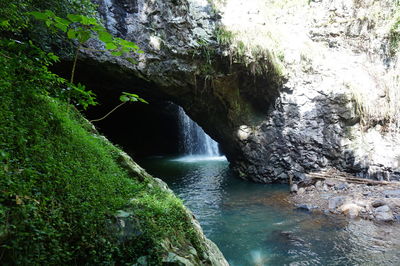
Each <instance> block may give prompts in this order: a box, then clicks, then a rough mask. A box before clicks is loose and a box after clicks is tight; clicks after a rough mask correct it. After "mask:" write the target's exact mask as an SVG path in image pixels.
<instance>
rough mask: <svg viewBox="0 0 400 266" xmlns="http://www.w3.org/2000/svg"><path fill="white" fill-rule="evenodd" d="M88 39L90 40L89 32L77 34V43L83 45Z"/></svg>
mask: <svg viewBox="0 0 400 266" xmlns="http://www.w3.org/2000/svg"><path fill="white" fill-rule="evenodd" d="M89 39H90V32H89V31H81V32H79V34H78V41H79V42H80V43H85V42H87V40H89Z"/></svg>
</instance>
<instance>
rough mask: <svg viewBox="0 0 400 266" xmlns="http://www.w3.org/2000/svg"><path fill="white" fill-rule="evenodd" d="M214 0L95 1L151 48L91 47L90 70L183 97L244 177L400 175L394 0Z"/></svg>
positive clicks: (104, 79) (118, 26)
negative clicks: (114, 52)
mask: <svg viewBox="0 0 400 266" xmlns="http://www.w3.org/2000/svg"><path fill="white" fill-rule="evenodd" d="M215 2H216V3H213V4H210V1H206V0H197V1H195V0H167V1H161V0H153V1H146V0H135V1H127V0H96V3H98V4H99V10H100V14H101V16H102V18H103V20H104V22H105V24H106V25H107V27H108V28H109V30H110V31H111V32H112V33H113V34H115V35H117V36H119V37H123V38H126V39H128V40H132V41H135V42H136V43H138V44H139V46H140V47H141V48H142V49H143V50H144V52H145V53H144V54H141V55H140V56H139V57H137V58H136V60H137V61H138V62H139V63H138V64H132V63H130V62H129V61H126V60H124V59H121V58H116V57H112V56H110V55H109V54H106V53H96V52H86V55H85V59H84V60H82V62H81V68H86V69H87V71H89V72H91V73H96V78H97V79H98V80H97V83H102V85H103V86H104V87H106V86H107V84H108V85H109V86H111V85H112V86H113V87H114V88H115V87H117V88H122V87H124V86H126V85H129V84H135V83H140V84H142V85H143V86H147V87H151V88H152V89H153V91H154V93H158V94H162V95H164V96H166V97H168V98H169V99H170V100H172V101H174V102H175V103H177V104H179V105H181V106H182V107H183V108H184V109H185V110H186V112H187V113H188V114H189V115H190V116H191V117H192V118H193V119H194V120H195V121H196V122H198V123H199V124H200V125H201V126H202V127H203V128H204V130H205V131H206V132H207V133H208V134H209V135H210V136H211V137H213V138H214V139H215V140H217V141H218V142H219V143H220V144H221V147H222V149H223V151H224V152H225V154H226V156H227V158H228V159H229V161H230V162H231V164H232V167H233V168H234V169H235V170H236V171H237V173H238V174H239V175H240V176H241V177H242V178H244V179H248V180H252V181H257V182H287V181H288V180H289V179H290V178H294V179H302V178H303V176H304V175H303V173H304V172H309V171H317V170H319V169H321V168H329V167H333V168H337V169H339V170H343V171H347V172H351V173H354V174H357V175H359V176H364V177H374V178H379V179H382V178H383V179H400V168H399V165H398V164H399V158H400V154H399V151H398V150H396V148H395V147H396V145H397V143H398V141H399V140H398V135H397V133H396V131H397V130H396V129H397V117H398V111H397V110H398V108H397V107H398V99H399V98H398V93H397V89H398V87H396V86H398V85H397V82H396V78H397V76H396V74H393V73H396V72H395V70H396V69H397V68H396V67H397V64H396V53H395V51H393V49H392V50H391V48H390V42H391V39H390V36H391V34H393V32H392V31H391V29H392V26H393V25H394V20H395V19H396V16H398V15H396V14H397V13H396V8H397V7H396V5H395V3H393V1H389V0H388V1H379V3H377V2H376V1H368V0H363V1H359V0H357V1H356V0H354V1H353V0H351V1H345V0H335V1H325V0H320V1H305V0H304V1H284V2H282V1H272V0H271V1H253V2H251V3H247V2H245V1H240V0H229V1H225V2H224V3H219V2H220V1H215ZM231 33H232V34H231ZM91 45H92V46H93V47H98V46H99V44H98V43H96V42H92V43H91Z"/></svg>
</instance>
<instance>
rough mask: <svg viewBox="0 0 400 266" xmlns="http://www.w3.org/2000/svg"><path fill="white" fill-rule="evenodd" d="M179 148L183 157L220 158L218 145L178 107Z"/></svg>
mask: <svg viewBox="0 0 400 266" xmlns="http://www.w3.org/2000/svg"><path fill="white" fill-rule="evenodd" d="M178 118H179V126H180V132H181V140H182V141H181V148H182V151H183V152H184V154H185V155H202V156H210V157H214V156H220V153H219V149H218V143H217V142H215V141H214V140H213V139H212V138H210V136H208V135H207V134H206V133H205V132H204V130H203V129H202V128H201V127H200V126H199V125H197V124H196V122H194V121H193V120H192V119H190V117H189V116H188V115H186V113H185V111H184V110H183V108H182V107H180V106H179V107H178Z"/></svg>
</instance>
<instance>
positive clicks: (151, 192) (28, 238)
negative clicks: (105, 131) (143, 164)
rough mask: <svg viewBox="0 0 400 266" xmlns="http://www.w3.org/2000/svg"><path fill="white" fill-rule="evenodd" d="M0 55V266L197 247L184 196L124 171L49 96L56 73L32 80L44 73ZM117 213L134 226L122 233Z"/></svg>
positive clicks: (114, 152)
mask: <svg viewBox="0 0 400 266" xmlns="http://www.w3.org/2000/svg"><path fill="white" fill-rule="evenodd" d="M3 52H5V51H4V50H3ZM21 60H22V61H21ZM0 61H1V65H2V66H3V67H2V69H1V71H0V99H1V101H0V254H1V255H0V264H1V265H15V264H17V265H53V264H91V265H99V264H115V263H117V264H128V263H129V264H132V263H134V262H135V261H136V260H137V259H138V258H139V257H141V256H147V258H148V259H147V261H148V262H149V263H152V264H160V263H161V262H160V261H161V259H162V256H163V255H164V253H165V252H166V251H165V247H163V243H164V242H165V239H168V242H169V243H170V244H171V245H172V246H174V247H178V248H179V247H182V246H185V245H187V244H190V245H191V246H194V247H195V248H196V249H197V250H198V251H199V252H200V251H201V249H202V247H201V245H200V243H199V239H198V235H197V234H196V232H194V231H193V227H192V226H191V224H190V220H189V219H188V217H187V213H186V211H185V210H184V207H183V205H182V202H181V201H180V200H179V199H177V198H176V197H175V196H173V195H172V194H170V193H168V192H166V191H164V190H162V189H160V188H159V187H158V186H156V185H155V184H153V181H152V179H151V178H150V177H143V176H135V175H134V174H132V173H129V172H128V171H127V170H125V169H124V168H122V167H121V166H120V162H119V160H120V157H121V151H120V150H118V149H117V148H116V147H114V146H113V145H111V144H110V143H109V142H108V141H107V140H106V139H105V138H103V137H100V136H99V135H96V134H95V133H93V132H91V127H90V125H89V124H88V123H87V122H86V121H85V119H83V118H82V116H81V115H80V114H79V113H78V112H77V111H76V110H75V109H74V108H73V107H72V106H70V105H68V104H66V103H63V102H62V101H60V100H58V99H56V98H53V97H50V96H49V94H48V90H47V89H45V88H48V87H51V86H55V85H56V84H57V83H56V82H54V80H53V78H54V79H57V77H55V76H51V75H50V77H48V80H46V79H44V80H42V81H41V80H38V79H37V75H38V73H40V74H42V75H44V76H46V75H47V74H49V73H48V72H47V70H38V69H36V68H35V66H34V65H32V64H31V62H28V61H29V58H25V57H24V58H22V57H21V56H20V54H12V53H8V54H3V56H0ZM26 65H29V66H31V67H32V68H31V69H30V70H29V71H28V70H27V69H25V66H26ZM37 67H38V68H40V67H39V66H37ZM46 73H47V74H46ZM58 90H60V89H58ZM50 95H51V94H50ZM119 210H129V213H131V217H130V218H129V219H131V221H136V222H137V226H138V228H137V231H138V232H139V233H129V232H125V233H124V234H125V236H124V238H121V235H120V234H118V232H119V231H118V230H120V229H118V228H119V227H118V226H116V225H117V224H118V220H117V219H118V218H117V217H116V213H117V212H118V211H119Z"/></svg>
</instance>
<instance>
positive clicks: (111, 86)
mask: <svg viewBox="0 0 400 266" xmlns="http://www.w3.org/2000/svg"><path fill="white" fill-rule="evenodd" d="M68 65H69V64H68V62H64V63H62V64H59V65H56V66H55V67H54V71H55V72H57V73H59V74H60V75H61V76H64V77H68V75H69V69H70V68H69V66H68ZM78 66H79V68H78V69H79V71H78V72H77V74H76V82H80V83H82V84H85V85H87V87H88V88H89V89H90V90H91V91H93V92H94V93H95V94H96V101H97V102H98V104H97V105H95V106H90V107H89V108H88V109H87V110H86V111H84V114H85V116H86V118H87V119H88V120H89V121H90V120H97V119H99V118H102V117H103V116H105V115H106V114H108V113H109V112H110V111H111V110H112V109H114V108H115V107H116V106H118V105H119V104H121V101H120V99H119V98H120V95H121V93H122V92H128V93H134V94H138V95H139V96H140V97H141V98H143V99H145V100H146V101H148V102H149V103H148V104H145V103H141V102H129V103H126V104H124V105H123V106H121V107H119V108H117V109H116V110H115V111H113V112H112V113H111V114H110V115H108V116H107V117H106V118H105V119H102V120H100V121H94V122H93V124H94V125H95V126H96V128H97V129H98V131H99V132H100V133H101V134H103V135H105V136H106V137H107V138H108V139H109V140H110V141H111V142H112V143H113V144H116V145H118V146H120V147H121V148H122V149H123V150H124V151H126V152H127V153H128V154H129V155H130V156H131V157H132V158H133V159H134V160H141V159H143V158H146V157H150V156H182V155H204V156H222V155H223V154H222V152H221V149H220V146H219V144H218V143H217V142H215V141H214V140H213V139H211V137H209V136H208V135H207V134H206V133H205V132H204V130H203V129H202V128H201V127H199V126H198V125H197V123H196V122H194V121H193V120H192V119H191V118H189V116H188V115H186V113H185V111H184V110H183V108H182V107H180V106H179V105H178V104H179V103H174V101H175V99H172V98H171V97H170V96H168V95H166V94H164V93H163V92H162V91H161V90H159V89H158V88H157V85H156V84H152V83H151V82H149V81H146V80H143V79H141V78H139V77H137V76H135V75H126V74H125V75H124V74H123V73H120V72H119V70H118V69H115V68H114V67H113V66H112V65H107V64H105V65H101V66H100V65H93V64H92V62H80V63H79V65H78ZM116 77H119V78H116ZM187 131H189V132H187Z"/></svg>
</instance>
